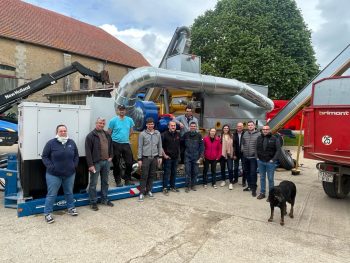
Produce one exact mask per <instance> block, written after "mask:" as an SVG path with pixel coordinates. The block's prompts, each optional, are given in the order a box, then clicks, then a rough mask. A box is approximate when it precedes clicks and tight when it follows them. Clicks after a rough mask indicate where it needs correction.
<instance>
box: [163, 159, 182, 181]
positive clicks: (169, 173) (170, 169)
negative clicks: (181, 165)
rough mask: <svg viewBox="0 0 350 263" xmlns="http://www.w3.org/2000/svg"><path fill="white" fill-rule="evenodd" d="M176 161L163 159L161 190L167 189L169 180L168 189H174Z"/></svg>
mask: <svg viewBox="0 0 350 263" xmlns="http://www.w3.org/2000/svg"><path fill="white" fill-rule="evenodd" d="M177 163H178V160H177V159H164V174H163V188H168V185H169V178H170V188H175V180H176V172H177V171H176V170H177Z"/></svg>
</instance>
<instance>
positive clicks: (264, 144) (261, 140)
mask: <svg viewBox="0 0 350 263" xmlns="http://www.w3.org/2000/svg"><path fill="white" fill-rule="evenodd" d="M280 150H281V144H280V140H279V139H278V138H277V137H276V136H274V135H272V134H271V131H270V127H269V126H267V125H265V126H263V128H262V133H261V135H260V136H259V137H258V139H257V142H256V158H257V161H258V168H259V174H260V194H259V195H258V197H257V199H259V200H260V199H263V198H265V184H266V179H265V178H266V175H267V179H268V181H269V191H270V190H271V189H272V188H273V187H274V173H275V168H276V164H275V162H276V160H278V155H279V152H280Z"/></svg>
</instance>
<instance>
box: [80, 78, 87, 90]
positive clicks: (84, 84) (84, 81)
mask: <svg viewBox="0 0 350 263" xmlns="http://www.w3.org/2000/svg"><path fill="white" fill-rule="evenodd" d="M80 89H81V90H87V89H89V80H88V79H84V78H81V79H80Z"/></svg>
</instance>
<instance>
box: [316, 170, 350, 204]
mask: <svg viewBox="0 0 350 263" xmlns="http://www.w3.org/2000/svg"><path fill="white" fill-rule="evenodd" d="M338 180H341V184H342V187H341V191H340V193H338ZM322 186H323V190H324V192H325V193H326V194H327V195H328V196H329V197H331V198H337V199H343V198H345V197H346V196H347V195H348V194H349V192H350V176H349V175H342V176H340V177H339V176H335V177H334V180H333V182H332V183H330V182H322Z"/></svg>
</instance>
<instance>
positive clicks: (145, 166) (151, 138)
mask: <svg viewBox="0 0 350 263" xmlns="http://www.w3.org/2000/svg"><path fill="white" fill-rule="evenodd" d="M146 127H147V128H146V129H145V130H144V131H143V132H141V133H140V135H139V144H138V152H137V158H138V164H139V167H141V172H142V174H141V180H140V195H139V201H140V202H143V200H144V196H145V195H146V194H147V195H148V196H149V197H151V198H153V194H152V188H153V179H154V178H155V175H156V169H157V165H158V166H160V165H161V163H162V159H161V158H160V156H161V155H162V152H163V150H162V139H161V136H160V133H159V131H157V130H155V129H154V120H153V119H152V118H148V119H147V120H146Z"/></svg>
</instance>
